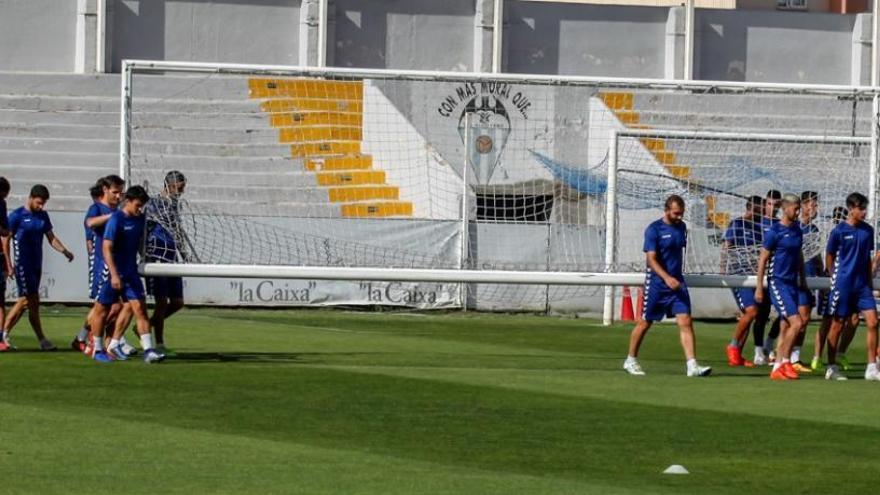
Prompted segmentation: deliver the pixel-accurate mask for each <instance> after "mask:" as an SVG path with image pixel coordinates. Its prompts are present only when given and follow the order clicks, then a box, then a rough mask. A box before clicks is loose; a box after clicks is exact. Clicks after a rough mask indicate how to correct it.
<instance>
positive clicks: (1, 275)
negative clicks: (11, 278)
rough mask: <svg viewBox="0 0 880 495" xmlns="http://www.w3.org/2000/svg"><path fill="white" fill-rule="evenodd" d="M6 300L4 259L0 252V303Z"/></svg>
mask: <svg viewBox="0 0 880 495" xmlns="http://www.w3.org/2000/svg"><path fill="white" fill-rule="evenodd" d="M4 301H6V260H5V259H4V258H3V254H0V304H3V302H4Z"/></svg>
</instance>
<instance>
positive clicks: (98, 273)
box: [89, 258, 110, 299]
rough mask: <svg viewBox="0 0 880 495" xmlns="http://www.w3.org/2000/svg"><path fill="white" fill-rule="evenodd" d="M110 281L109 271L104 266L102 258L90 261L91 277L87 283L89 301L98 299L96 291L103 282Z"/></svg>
mask: <svg viewBox="0 0 880 495" xmlns="http://www.w3.org/2000/svg"><path fill="white" fill-rule="evenodd" d="M109 279H110V269H109V268H107V265H106V264H104V260H103V258H95V259H94V260H92V277H91V279H90V282H89V299H95V298H96V297H98V289H100V288H101V284H103V283H104V281H105V280H109Z"/></svg>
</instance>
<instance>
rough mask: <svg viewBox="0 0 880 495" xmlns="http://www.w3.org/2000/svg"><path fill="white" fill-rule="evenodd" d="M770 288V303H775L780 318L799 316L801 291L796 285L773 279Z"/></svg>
mask: <svg viewBox="0 0 880 495" xmlns="http://www.w3.org/2000/svg"><path fill="white" fill-rule="evenodd" d="M769 286H770V287H769V291H768V292H770V302H771V303H773V307H774V308H776V312H777V313H779V316H781V317H783V318H788V317H789V316H792V315H796V314H798V301H799V299H800V297H799V292H800V289H798V286H797V284H796V283H792V282H785V281H783V280H776V279H773V278H771V279H770V283H769Z"/></svg>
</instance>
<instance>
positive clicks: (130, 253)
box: [104, 210, 144, 277]
mask: <svg viewBox="0 0 880 495" xmlns="http://www.w3.org/2000/svg"><path fill="white" fill-rule="evenodd" d="M143 238H144V216H143V215H138V216H129V215H126V214H125V212H124V211H122V210H116V211H114V212H113V215H112V216H111V217H110V220H108V221H107V223H106V224H105V228H104V240H105V241H113V262H114V263H116V270H117V271H118V273H119V276H120V277H121V276H124V275H128V276H137V257H138V251H140V248H141V242H142V241H143Z"/></svg>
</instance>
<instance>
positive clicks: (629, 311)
mask: <svg viewBox="0 0 880 495" xmlns="http://www.w3.org/2000/svg"><path fill="white" fill-rule="evenodd" d="M622 299H623V300H622V301H621V303H620V320H621V321H635V320H636V318H635V315H633V300H632V294H631V293H630V291H629V287H628V286H623V296H622Z"/></svg>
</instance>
